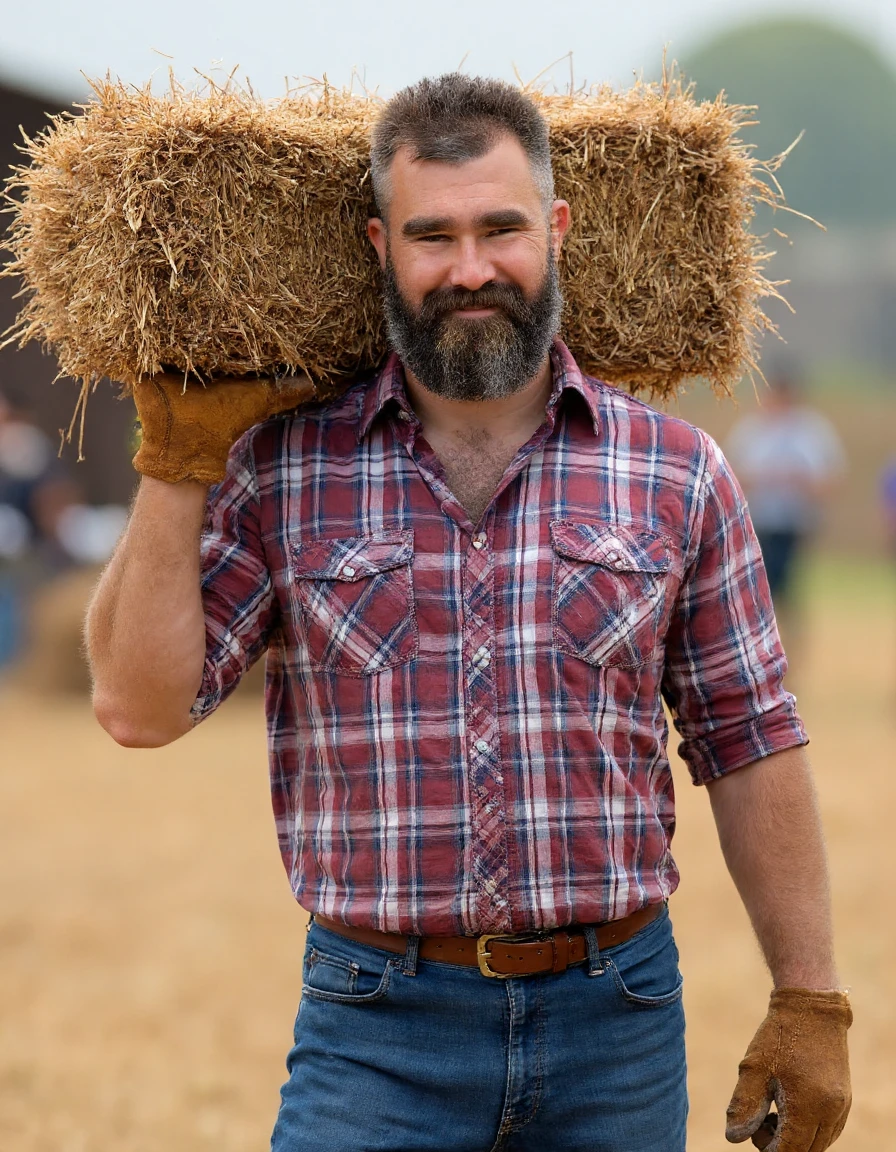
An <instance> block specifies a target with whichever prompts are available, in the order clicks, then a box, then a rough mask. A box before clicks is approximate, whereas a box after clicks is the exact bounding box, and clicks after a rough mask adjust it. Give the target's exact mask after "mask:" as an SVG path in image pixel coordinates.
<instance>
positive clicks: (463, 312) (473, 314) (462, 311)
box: [451, 308, 498, 320]
mask: <svg viewBox="0 0 896 1152" xmlns="http://www.w3.org/2000/svg"><path fill="white" fill-rule="evenodd" d="M496 312H498V309H497V308H455V309H453V310H452V313H451V314H452V316H462V317H464V319H468V320H477V319H479V318H480V317H482V316H494V315H495V313H496Z"/></svg>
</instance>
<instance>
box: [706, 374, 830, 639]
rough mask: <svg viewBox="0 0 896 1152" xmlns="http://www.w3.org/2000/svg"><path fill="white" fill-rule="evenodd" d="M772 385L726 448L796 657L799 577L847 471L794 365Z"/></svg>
mask: <svg viewBox="0 0 896 1152" xmlns="http://www.w3.org/2000/svg"><path fill="white" fill-rule="evenodd" d="M768 384H769V387H768V391H767V392H766V393H765V395H763V397H762V406H761V408H760V410H759V411H758V412H750V413H749V414H747V415H745V416H742V417H741V418H740V420H738V422H737V423H736V424H735V426H734V428H733V429H732V431H731V434H730V436H729V438H728V442H727V444H726V446H725V447H726V455H727V456H728V459H729V461H730V462H731V464H732V466H733V468H734V471H735V473H736V474H737V477H738V479H739V480H740V482H741V484H742V485H743V488H744V494H745V496H746V498H747V503H748V504H749V507H750V516H751V518H752V520H753V526H754V528H755V529H756V535H757V536H758V538H759V545H760V547H761V549H762V556H763V559H764V561H765V570H766V574H767V576H768V583H769V588H770V590H771V594H772V600H773V602H774V605H775V609H776V612H777V613H778V615H779V616H781V617H784V626H785V629H786V630H787V631H788V637H787V638H788V640H789V641H790V643H789V645H788V651H789V653H790V655H791V659H792V657H793V648H794V642H795V640H796V637H795V636H794V635H793V632H794V631H796V629H797V621H796V619H795V615H796V614H795V611H794V577H795V573H796V571H797V566H798V563H799V560H800V558H801V557H802V555H803V553H804V551H805V548H806V545H807V543H808V542H809V541H810V540H811V539H812V537H813V536H814V535H815V533H816V532H817V531H818V529H819V527H820V525H821V522H822V518H823V515H824V509H825V505H826V503H827V501H828V498H829V496H830V495H831V492H832V491H833V490H834V488H835V486H836V484H837V482H838V481H839V480H840V478H841V477H842V475H843V473H844V471H845V468H846V455H845V453H844V450H843V445H842V444H841V441H840V437H839V436H838V435H837V432H836V430H835V428H834V426H833V424H832V423H831V422H830V420H828V419H827V417H825V416H823V415H822V414H821V413H820V412H818V411H816V410H815V409H814V408H812V407H810V406H809V405H807V404H806V403H804V402H803V392H804V389H803V383H802V379H801V376H800V374H799V372H798V370H797V368H796V366H795V365H794V364H786V365H785V364H782V365H778V366H776V367H775V368H774V369H773V370H772V371H771V372H769V374H768Z"/></svg>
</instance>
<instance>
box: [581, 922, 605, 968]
mask: <svg viewBox="0 0 896 1152" xmlns="http://www.w3.org/2000/svg"><path fill="white" fill-rule="evenodd" d="M584 933H585V943H586V944H587V946H588V975H589V976H603V974H604V966H603V961H602V960H601V958H600V947H599V945H598V943H597V933H596V932H595V931H594V927H593V925H591V924H587V925H586V926H585V928H584Z"/></svg>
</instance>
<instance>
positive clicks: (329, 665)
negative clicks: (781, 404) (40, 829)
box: [88, 75, 849, 1152]
mask: <svg viewBox="0 0 896 1152" xmlns="http://www.w3.org/2000/svg"><path fill="white" fill-rule="evenodd" d="M372 173H373V179H374V190H375V193H376V197H377V203H378V206H379V210H380V216H379V218H377V219H373V220H371V221H370V224H369V235H370V239H371V241H372V242H373V244H374V246H375V248H376V250H377V253H378V255H379V258H380V262H381V264H382V268H383V274H384V306H385V311H386V317H387V321H388V327H389V333H390V337H391V341H392V344H393V346H394V348H395V350H396V354H395V355H393V356H392V358H391V359H390V360H389V362H388V363H387V364H386V366H385V368H384V370H383V371H382V372H381V373H380V374H379V375H378V376H376V377H375V378H374V379H373V380H372V381H369V382H365V383H362V384H359V385H356V386H354V387H353V388H351V389H350V390H349V391H347V392H346V393H345V395H343V396H342V397H341V398H340V399H338V400H336V401H333V402H330V403H327V404H323V405H315V406H306V407H305V408H304V409H299V410H298V411H296V412H295V413H293V414H291V415H288V416H285V417H281V418H279V419H270V420H267V421H265V422H264V423H262V424H260V425H259V426H258V427H255V428H253V429H252V430H251V431H250V432H248V433H247V434H246V435H245V436H243V437H242V438H241V439H240V440H239V441H238V443H237V444H236V446H235V447H234V448H233V450H232V451H231V453H230V457H229V461H228V463H227V472H226V476H225V477H224V480H223V483H222V484H221V485H220V486H219V487H218V488H216V489H215V490H214V491H213V492H212V494H211V496H210V500H209V509H208V522H207V526H206V530H205V534H204V538H203V545H202V552H201V555H200V532H201V529H202V524H203V517H204V514H205V504H206V495H207V493H206V487H205V485H204V484H202V483H197V482H196V481H197V479H199V480H202V481H208V479H210V478H212V477H213V476H215V475H220V472H222V471H223V464H221V463H218V464H217V465H216V464H215V460H216V455H217V458H219V460H223V458H224V456H225V455H226V452H227V448H228V447H229V446H230V441H231V439H233V438H235V431H236V428H235V426H236V425H237V424H239V423H240V422H241V421H240V420H239V419H238V417H237V415H236V413H237V410H239V411H240V412H241V414H242V423H243V425H244V426H246V425H249V424H252V423H254V422H255V421H256V420H258V419H259V418H260V416H261V415H263V414H264V413H263V412H262V411H261V410H260V408H261V406H267V408H268V410H270V409H272V408H274V407H275V406H279V405H287V404H288V403H290V402H293V403H294V397H290V396H288V395H282V394H277V393H276V392H273V393H271V394H269V395H267V396H263V397H261V399H257V386H256V390H255V391H253V390H252V389H251V388H250V387H247V386H245V385H241V384H237V383H230V384H226V385H224V384H222V385H217V386H216V387H215V388H214V389H210V390H209V392H208V393H207V394H206V395H202V394H201V393H200V394H199V395H198V396H197V394H196V392H192V393H191V392H188V393H187V394H186V395H185V396H181V391H180V388H179V382H177V381H174V382H172V381H167V380H161V381H156V382H154V383H153V384H152V385H150V386H148V387H147V388H145V389H143V390H142V391H141V393H140V394H138V405H139V406H140V410H141V416H142V418H143V422H144V429H145V438H144V444H143V447H142V448H141V451H140V453H138V456H137V458H136V460H135V463H136V466H137V467H138V469H139V470H140V471H142V472H143V473H144V474H145V476H146V477H147V478H146V479H144V480H143V482H142V483H141V487H140V491H139V493H138V496H137V500H136V503H135V505H134V511H133V516H132V520H131V524H130V528H129V530H128V532H127V534H126V535H125V537H124V539H123V541H122V544H121V547H120V549H119V551H118V553H117V554H116V556H115V558H114V560H113V561H112V563H111V564H110V566H109V569H108V571H107V573H106V575H105V577H104V579H103V581H102V583H101V585H100V587H99V589H98V591H97V595H96V598H95V600H94V603H93V605H92V607H91V610H90V615H89V620H88V635H89V643H90V651H91V656H92V660H93V664H94V669H95V676H96V691H95V709H96V712H97V715H98V717H99V719H100V721H101V723H102V724H103V725H104V726H105V727H106V728H107V729H108V731H110V732H111V733H112V735H113V736H114V737H115V738H116V739H117V740H118V741H119V742H120V743H122V744H126V745H135V746H140V747H151V746H156V745H160V744H164V743H167V742H168V741H170V740H173V739H176V738H177V737H179V736H181V735H183V734H184V733H185V732H187V731H189V729H190V728H191V727H192V726H193V725H194V724H195V723H196V722H197V721H198V720H200V719H202V718H203V717H205V716H207V715H208V714H209V713H210V712H211V711H212V710H213V709H214V708H215V707H216V706H217V705H218V704H219V703H220V701H221V700H222V699H223V698H224V697H225V696H226V695H227V693H228V692H230V691H231V690H232V688H233V687H234V686H235V684H236V683H237V682H238V680H239V678H240V676H241V675H242V674H243V673H244V672H245V670H246V668H247V667H248V666H249V665H250V664H251V663H252V662H253V661H254V660H255V659H257V657H258V656H259V655H260V654H261V653H262V652H263V651H265V650H267V653H268V664H267V677H268V682H267V714H268V726H269V733H270V760H271V778H272V784H273V795H274V807H275V812H276V816H277V822H278V829H279V833H280V839H281V849H282V852H283V858H284V862H285V865H286V868H287V871H288V874H289V876H290V881H291V883H292V887H293V890H294V892H295V894H296V897H297V899H298V901H299V903H300V904H301V905H302V906H303V907H304V908H306V909H307V910H309V911H310V912H312V913H313V914H314V920H313V923H312V924H311V926H310V929H309V933H308V947H307V951H306V955H305V966H304V977H303V993H302V1004H301V1008H300V1011H299V1015H298V1018H297V1021H296V1032H295V1045H294V1047H293V1049H292V1051H291V1052H290V1055H289V1059H288V1069H289V1080H288V1082H287V1083H286V1085H285V1086H284V1088H283V1100H282V1106H281V1110H280V1116H279V1118H278V1121H277V1125H276V1128H275V1130H274V1136H273V1141H272V1147H273V1148H274V1149H275V1150H276V1152H298V1150H304V1149H311V1148H315V1149H316V1148H318V1147H330V1148H336V1149H340V1152H348V1150H350V1149H358V1150H360V1149H391V1150H395V1149H403V1150H410V1149H432V1150H438V1152H446V1150H447V1149H452V1150H467V1152H483V1150H485V1149H490V1148H491V1149H533V1150H535V1149H537V1150H538V1152H550V1150H552V1149H582V1150H584V1149H589V1150H595V1149H600V1150H602V1152H660V1150H662V1152H679V1150H680V1149H683V1148H684V1142H685V1118H686V1112H687V1100H686V1092H685V1055H684V1021H683V1016H682V1009H681V987H680V977H679V974H678V966H677V953H676V950H675V945H674V942H673V940H672V935H671V928H670V922H669V918H668V914H667V910H666V900H667V899H668V897H669V896H670V895H671V893H672V892H673V891H674V889H675V887H676V885H677V881H678V876H677V872H676V870H675V865H674V863H673V860H672V857H671V855H670V852H669V841H670V839H671V835H672V830H673V826H674V812H673V799H672V782H671V778H670V772H669V764H668V760H667V758H666V751H665V742H666V726H665V721H664V716H663V710H662V701H661V693H663V694H665V696H666V698H667V700H668V701H669V703H670V705H671V707H672V708H673V710H674V711H675V714H676V723H677V725H678V727H679V730H680V731H681V733H682V735H683V737H684V743H683V745H682V748H683V754H684V756H685V758H686V760H687V761H688V763H689V765H690V768H691V771H692V773H693V775H694V778H695V780H696V781H697V782H698V783H705V784H706V785H707V786H708V787H709V789H710V796H711V800H712V804H713V810H714V813H715V816H716V820H717V823H718V827H719V833H720V837H721V841H722V845H723V848H724V850H725V853H726V857H727V860H728V863H729V866H730V868H731V871H732V874H733V875H734V877H735V880H736V882H737V884H738V887H739V889H740V891H741V893H742V896H743V899H744V902H745V904H746V906H747V908H748V910H749V912H750V915H751V917H752V919H753V923H754V924H755V926H756V930H757V934H758V936H759V939H760V942H761V944H762V947H763V949H764V952H765V955H766V957H767V959H768V962H769V966H770V968H771V971H772V975H773V977H774V981H775V984H776V989H777V990H776V992H775V993H774V994H773V997H772V1003H771V1008H770V1012H769V1017H768V1019H767V1020H766V1022H765V1023H764V1024H763V1025H762V1027H761V1028H760V1030H759V1032H758V1033H757V1035H756V1038H755V1039H754V1041H753V1044H752V1045H751V1048H750V1051H749V1053H748V1055H747V1058H746V1059H745V1061H744V1064H743V1065H742V1075H741V1079H740V1081H739V1084H738V1088H737V1091H736V1094H735V1098H734V1100H733V1102H732V1105H731V1109H730V1110H729V1126H728V1136H729V1138H730V1139H732V1140H745V1139H748V1138H749V1137H750V1135H751V1134H753V1133H756V1134H757V1135H756V1138H755V1139H756V1142H757V1143H758V1145H759V1146H764V1145H765V1144H767V1143H768V1140H769V1139H770V1136H771V1133H772V1132H773V1130H774V1123H775V1121H774V1119H772V1118H769V1119H766V1117H767V1113H768V1112H769V1108H770V1104H771V1101H772V1100H773V1099H774V1100H776V1101H777V1109H778V1115H779V1116H780V1117H781V1121H782V1122H781V1130H782V1134H781V1137H780V1139H779V1140H778V1142H777V1143H774V1142H773V1143H772V1145H771V1147H778V1148H779V1149H780V1150H781V1152H810V1150H811V1152H821V1150H822V1149H824V1148H826V1147H827V1146H828V1144H829V1143H831V1142H832V1141H833V1140H834V1139H836V1136H837V1135H838V1134H839V1131H840V1128H841V1127H842V1124H843V1122H844V1121H845V1117H846V1112H847V1110H848V1107H849V1079H848V1070H847V1064H846V1042H845V1039H846V1028H847V1026H848V1023H849V1007H848V1003H847V1001H846V998H845V996H844V994H843V993H842V992H840V991H838V990H837V986H838V978H837V973H836V971H835V968H834V961H833V956H832V946H831V927H830V912H829V900H828V886H827V879H826V871H825V861H824V850H823V845H822V837H821V832H820V829H819V823H818V816H817V812H816V807H815V800H814V793H813V790H812V782H811V775H810V772H809V768H808V765H807V762H806V759H805V756H804V754H803V752H802V748H801V746H802V745H803V744H804V743H805V739H806V738H805V735H804V732H803V729H802V726H801V724H800V722H799V719H798V717H797V716H796V713H795V711H794V703H793V700H792V698H790V697H789V696H788V695H787V693H786V692H784V690H783V689H782V687H781V677H782V674H783V672H784V668H785V661H784V655H783V652H782V651H781V648H780V645H779V643H778V639H777V634H776V631H775V626H774V619H773V615H772V611H771V605H770V602H769V597H768V591H767V586H766V584H765V580H764V577H763V575H762V569H761V562H760V558H759V553H758V549H757V547H756V542H755V538H754V536H753V533H752V530H751V528H750V525H749V521H748V518H747V515H746V512H745V508H744V505H743V502H742V499H741V496H740V494H739V492H738V490H737V488H736V485H735V483H734V481H733V479H732V477H731V475H730V473H729V471H728V469H727V467H726V465H725V462H724V460H723V458H722V457H721V455H720V453H719V452H718V449H717V448H716V447H715V445H713V444H712V442H711V441H710V440H709V439H708V437H706V436H705V435H704V434H702V433H700V432H698V431H697V430H695V429H693V428H691V427H689V426H688V425H686V424H684V423H683V422H681V421H679V420H674V419H671V418H669V417H666V416H664V415H661V414H659V413H657V412H655V411H653V410H652V409H650V408H648V407H647V406H646V405H644V404H641V403H639V402H638V401H636V400H633V399H631V398H630V397H628V396H627V395H625V394H623V393H619V392H617V391H615V390H614V389H612V388H609V387H607V386H605V385H603V384H601V383H599V382H597V381H594V380H590V379H587V378H585V377H583V376H582V374H581V373H580V372H579V370H578V368H577V366H576V364H575V362H574V360H573V359H572V357H571V355H570V354H569V352H568V351H567V349H566V348H565V347H564V345H563V344H562V343H561V342H560V341H559V340H557V339H556V332H557V329H558V323H559V314H560V296H559V291H558V287H557V273H556V259H557V255H558V253H559V251H560V246H561V244H562V242H563V235H564V232H565V231H566V227H567V224H568V221H569V206H568V205H567V204H566V203H565V202H563V201H559V200H555V199H554V197H553V182H552V178H551V171H550V153H549V147H548V134H547V128H546V126H545V124H544V122H543V120H542V118H541V117H540V115H539V114H538V113H537V111H536V110H535V108H534V107H533V106H532V104H531V103H530V102H529V101H528V100H527V99H526V98H525V97H524V96H523V95H522V94H521V93H519V92H518V91H516V90H515V89H512V88H510V87H508V86H506V85H504V84H501V83H498V82H495V81H489V80H476V79H469V78H466V77H462V76H457V75H454V76H447V77H442V78H441V79H439V80H435V81H421V82H420V83H419V84H418V85H415V86H414V87H412V88H410V89H407V90H405V91H403V92H402V93H400V94H399V95H398V96H396V97H395V98H394V99H393V100H392V101H391V103H390V104H389V105H388V106H387V107H386V108H385V110H384V112H383V115H382V117H381V119H380V121H379V124H378V126H377V129H376V131H375V134H374V140H373V148H372ZM225 395H226V396H228V397H229V398H230V404H229V411H230V412H231V413H232V414H233V423H232V426H231V427H230V428H229V429H227V430H225V432H224V433H223V434H222V435H221V437H220V439H221V441H224V440H226V444H225V443H221V444H220V445H219V446H218V449H217V454H216V450H215V446H214V442H213V430H214V425H215V421H213V420H211V419H208V420H206V423H207V424H208V425H209V429H208V431H207V432H206V433H205V434H204V435H202V436H197V435H196V434H195V431H191V430H192V429H194V428H195V421H196V420H201V419H202V418H203V417H202V413H203V412H205V411H206V410H207V408H206V406H207V404H208V403H211V402H214V403H216V404H219V405H220V404H222V403H223V401H222V400H221V397H222V396H225ZM253 403H254V404H255V405H256V407H255V409H253V408H252V404H253ZM184 409H188V411H186V413H185V412H184ZM157 429H158V430H159V431H158V432H157ZM162 433H164V434H162ZM197 460H199V464H198V465H197V463H196V461H197ZM707 929H708V933H709V926H707ZM777 1139H778V1138H777V1137H776V1140H777Z"/></svg>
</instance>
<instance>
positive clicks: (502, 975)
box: [476, 932, 513, 980]
mask: <svg viewBox="0 0 896 1152" xmlns="http://www.w3.org/2000/svg"><path fill="white" fill-rule="evenodd" d="M506 939H507V937H506V935H505V934H504V933H503V932H493V933H491V935H486V936H480V937H479V938H478V939H477V941H476V959H477V961H478V962H479V971H480V972H481V973H482V975H483V976H492V977H494V979H496V980H509V979H510V977H511V976H512V975H513V973H512V972H492V970H491V968H489V966H488V962H489V960H491V958H492V954H491V952H489V951H487V949H486V945H487V944H488V943H489V941H491V940H506Z"/></svg>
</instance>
